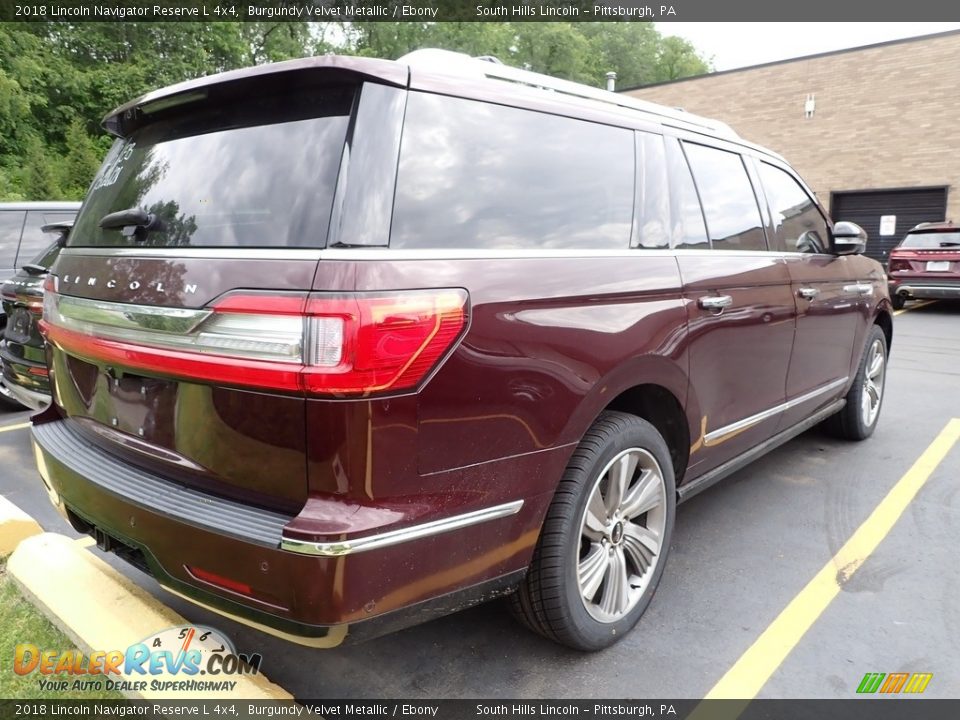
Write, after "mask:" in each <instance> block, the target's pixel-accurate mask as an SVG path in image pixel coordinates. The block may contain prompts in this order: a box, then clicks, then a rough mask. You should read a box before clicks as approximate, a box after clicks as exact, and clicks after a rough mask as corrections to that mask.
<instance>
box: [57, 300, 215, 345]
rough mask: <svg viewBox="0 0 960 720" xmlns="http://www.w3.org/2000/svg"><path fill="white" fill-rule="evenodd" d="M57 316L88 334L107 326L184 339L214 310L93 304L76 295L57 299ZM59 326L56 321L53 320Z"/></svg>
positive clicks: (95, 301)
mask: <svg viewBox="0 0 960 720" xmlns="http://www.w3.org/2000/svg"><path fill="white" fill-rule="evenodd" d="M55 298H56V299H55V301H54V302H55V306H56V314H58V315H59V316H60V318H62V319H63V320H66V321H67V323H64V324H65V325H66V326H67V327H70V328H73V329H77V330H80V331H88V330H89V329H90V326H92V325H105V326H107V327H111V328H121V329H126V330H149V331H150V332H157V333H174V334H177V335H182V334H186V333H189V332H191V331H192V330H193V329H195V328H196V327H197V326H198V325H199V324H200V323H202V322H203V321H204V320H206V319H207V318H208V317H210V314H211V312H212V311H210V310H190V309H187V308H172V307H162V306H159V305H132V304H128V303H116V302H107V301H104V300H90V299H88V298H81V297H76V296H74V295H60V294H58V295H56V296H55ZM51 320H52V321H54V322H56V318H51Z"/></svg>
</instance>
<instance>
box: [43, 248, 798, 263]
mask: <svg viewBox="0 0 960 720" xmlns="http://www.w3.org/2000/svg"><path fill="white" fill-rule="evenodd" d="M60 255H61V256H64V257H84V256H93V257H142V258H209V259H221V260H472V259H479V260H489V259H497V258H501V259H504V260H516V259H522V258H595V257H612V258H626V257H629V258H638V257H676V256H678V255H687V256H692V257H701V256H706V257H725V256H736V257H762V258H771V257H772V258H780V259H785V258H788V257H793V256H796V255H797V253H785V252H777V251H773V250H723V249H716V250H711V249H701V250H698V249H688V248H675V249H670V248H658V249H644V248H628V247H624V248H623V249H620V250H601V249H598V250H593V249H590V248H576V249H572V248H554V249H550V248H523V249H518V248H500V249H491V250H487V249H483V248H462V249H444V248H419V249H400V248H389V247H383V246H373V245H372V246H370V247H355V248H327V249H324V250H320V249H316V248H230V247H222V248H137V247H68V248H65V249H64V250H63V252H61V253H60ZM807 257H810V256H807Z"/></svg>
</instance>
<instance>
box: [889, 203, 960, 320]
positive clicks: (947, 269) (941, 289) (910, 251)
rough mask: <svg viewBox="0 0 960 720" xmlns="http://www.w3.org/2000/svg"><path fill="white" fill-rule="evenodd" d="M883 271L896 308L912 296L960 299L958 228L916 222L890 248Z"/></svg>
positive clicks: (959, 243)
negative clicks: (885, 269)
mask: <svg viewBox="0 0 960 720" xmlns="http://www.w3.org/2000/svg"><path fill="white" fill-rule="evenodd" d="M887 270H888V276H889V279H890V297H891V299H892V300H893V306H894V307H895V308H896V309H897V310H899V309H900V308H902V307H903V305H904V303H905V302H906V301H907V300H912V299H921V298H925V299H954V300H956V299H960V227H958V226H956V225H954V224H953V223H951V222H940V223H921V224H920V225H917V226H916V227H915V228H913V230H911V231H910V232H908V233H907V234H906V236H905V237H904V238H903V240H901V241H900V244H899V245H897V246H896V247H895V248H894V249H893V250H891V251H890V257H889V260H888V264H887Z"/></svg>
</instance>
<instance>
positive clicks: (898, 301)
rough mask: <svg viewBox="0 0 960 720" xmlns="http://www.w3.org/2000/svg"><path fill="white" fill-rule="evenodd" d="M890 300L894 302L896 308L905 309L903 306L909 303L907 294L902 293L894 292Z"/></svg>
mask: <svg viewBox="0 0 960 720" xmlns="http://www.w3.org/2000/svg"><path fill="white" fill-rule="evenodd" d="M890 302H891V303H893V309H894V310H903V306H904V305H906V304H907V296H906V295H901V294H900V293H894V295H893V296H892V297H891V298H890Z"/></svg>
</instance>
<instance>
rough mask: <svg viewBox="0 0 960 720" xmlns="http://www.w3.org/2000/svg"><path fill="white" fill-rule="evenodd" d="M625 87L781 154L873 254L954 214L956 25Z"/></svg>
mask: <svg viewBox="0 0 960 720" xmlns="http://www.w3.org/2000/svg"><path fill="white" fill-rule="evenodd" d="M623 92H625V93H626V94H628V95H633V96H635V97H638V98H643V99H644V100H651V101H653V102H657V103H661V104H663V105H670V106H674V107H682V108H684V109H685V110H689V111H690V112H694V113H697V114H700V115H706V116H708V117H714V118H717V119H719V120H723V121H725V122H727V123H729V124H730V125H732V126H733V128H734V129H735V130H736V131H737V132H739V133H740V135H742V136H743V137H744V138H746V139H748V140H750V141H752V142H756V143H759V144H761V145H764V146H766V147H768V148H770V149H771V150H774V151H775V152H778V153H780V154H781V155H783V156H784V157H785V158H786V159H787V160H788V161H789V162H790V163H791V164H792V165H793V166H794V167H795V168H796V169H797V171H798V172H799V173H800V174H801V175H802V176H803V178H804V179H805V180H806V181H807V183H808V184H809V185H810V186H811V187H812V188H813V190H814V191H815V192H816V193H817V195H818V196H819V197H820V199H821V201H822V202H823V204H824V205H825V206H826V207H827V208H828V209H829V211H830V213H831V215H832V216H833V219H834V220H853V221H854V222H857V223H859V224H860V225H862V226H863V227H864V228H865V229H866V230H867V233H868V234H869V236H870V241H869V242H868V245H867V247H868V254H869V255H872V256H874V257H877V258H880V259H882V258H884V257H885V256H886V253H887V252H889V249H890V248H891V247H893V245H895V244H896V242H898V241H899V240H900V238H902V237H903V235H904V233H905V232H906V231H907V230H909V229H910V228H911V227H913V226H914V225H916V224H917V223H919V222H925V221H935V220H944V219H953V220H955V221H960V31H952V32H946V33H941V34H938V35H926V36H923V37H917V38H909V39H906V40H897V41H893V42H886V43H880V44H877V45H868V46H865V47H859V48H852V49H849V50H840V51H836V52H830V53H823V54H819V55H811V56H808V57H803V58H797V59H793V60H784V61H780V62H774V63H767V64H764V65H757V66H754V67H748V68H741V69H737V70H727V71H723V72H716V73H711V74H709V75H702V76H699V77H694V78H687V79H685V80H678V81H674V82H669V83H661V84H658V85H649V86H646V87H642V88H633V89H626V90H623ZM881 218H884V219H883V220H881Z"/></svg>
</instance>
